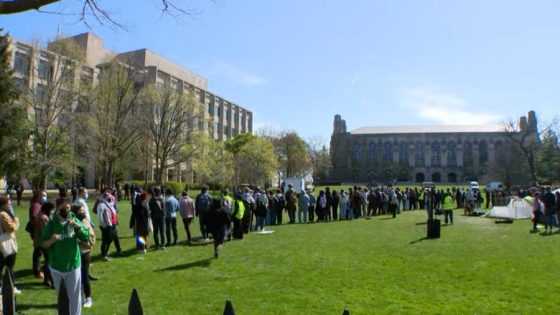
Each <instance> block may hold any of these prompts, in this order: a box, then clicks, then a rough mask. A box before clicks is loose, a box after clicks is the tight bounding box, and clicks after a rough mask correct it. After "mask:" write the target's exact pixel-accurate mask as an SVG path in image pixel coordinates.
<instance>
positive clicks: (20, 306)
mask: <svg viewBox="0 0 560 315" xmlns="http://www.w3.org/2000/svg"><path fill="white" fill-rule="evenodd" d="M57 307H58V305H57V304H56V303H52V304H17V305H16V313H18V314H19V313H21V312H22V311H28V310H56V309H57Z"/></svg>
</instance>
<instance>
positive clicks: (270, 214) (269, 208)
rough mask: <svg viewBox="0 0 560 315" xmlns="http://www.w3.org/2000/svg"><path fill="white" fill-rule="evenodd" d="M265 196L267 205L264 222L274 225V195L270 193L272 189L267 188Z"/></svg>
mask: <svg viewBox="0 0 560 315" xmlns="http://www.w3.org/2000/svg"><path fill="white" fill-rule="evenodd" d="M266 197H267V198H268V206H267V217H266V224H267V225H275V224H276V202H277V200H276V197H275V196H274V194H273V193H272V190H268V191H267V192H266Z"/></svg>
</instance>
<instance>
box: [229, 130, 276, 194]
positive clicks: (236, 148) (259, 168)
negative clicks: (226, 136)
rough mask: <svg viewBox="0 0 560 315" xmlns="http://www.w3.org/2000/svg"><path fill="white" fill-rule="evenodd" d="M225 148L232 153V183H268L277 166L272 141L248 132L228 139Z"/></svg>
mask: <svg viewBox="0 0 560 315" xmlns="http://www.w3.org/2000/svg"><path fill="white" fill-rule="evenodd" d="M226 148H227V150H228V151H230V152H231V153H232V154H233V169H234V184H235V185H239V184H252V185H265V184H269V183H270V182H271V181H272V179H273V177H274V174H275V172H276V170H277V167H278V160H277V158H276V155H275V153H274V146H273V145H272V142H271V141H270V140H269V139H267V138H264V137H260V136H255V135H252V134H249V133H244V134H239V135H237V136H236V137H234V138H233V139H230V140H229V141H228V142H227V144H226Z"/></svg>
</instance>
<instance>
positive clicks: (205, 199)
mask: <svg viewBox="0 0 560 315" xmlns="http://www.w3.org/2000/svg"><path fill="white" fill-rule="evenodd" d="M195 207H196V211H197V212H204V211H207V210H208V209H210V197H209V196H208V194H200V195H198V196H197V197H196V205H195Z"/></svg>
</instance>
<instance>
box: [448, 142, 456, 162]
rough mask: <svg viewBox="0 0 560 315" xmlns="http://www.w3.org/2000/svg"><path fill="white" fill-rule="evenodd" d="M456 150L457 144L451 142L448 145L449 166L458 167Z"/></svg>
mask: <svg viewBox="0 0 560 315" xmlns="http://www.w3.org/2000/svg"><path fill="white" fill-rule="evenodd" d="M455 149H456V147H455V142H453V141H451V142H448V143H447V165H450V166H455V165H457V152H456V150H455Z"/></svg>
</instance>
